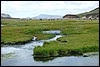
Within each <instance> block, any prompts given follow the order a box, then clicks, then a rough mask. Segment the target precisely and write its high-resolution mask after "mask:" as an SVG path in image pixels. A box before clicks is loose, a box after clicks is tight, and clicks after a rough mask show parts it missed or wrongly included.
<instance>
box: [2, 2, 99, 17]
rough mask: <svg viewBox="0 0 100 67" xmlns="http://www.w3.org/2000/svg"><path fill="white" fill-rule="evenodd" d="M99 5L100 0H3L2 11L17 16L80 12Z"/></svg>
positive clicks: (62, 14)
mask: <svg viewBox="0 0 100 67" xmlns="http://www.w3.org/2000/svg"><path fill="white" fill-rule="evenodd" d="M97 7H99V1H1V13H6V14H9V15H10V16H11V17H15V18H25V17H34V16H38V15H39V14H50V15H61V16H64V15H65V14H79V13H83V12H87V11H90V10H93V9H95V8H97Z"/></svg>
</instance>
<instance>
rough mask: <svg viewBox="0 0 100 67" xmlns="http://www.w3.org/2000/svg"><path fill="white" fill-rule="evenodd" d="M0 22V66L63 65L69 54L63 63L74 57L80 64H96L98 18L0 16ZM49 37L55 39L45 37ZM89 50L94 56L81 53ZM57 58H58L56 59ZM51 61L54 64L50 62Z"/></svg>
mask: <svg viewBox="0 0 100 67" xmlns="http://www.w3.org/2000/svg"><path fill="white" fill-rule="evenodd" d="M1 25H3V26H1V59H2V60H1V62H2V63H1V65H2V66H3V65H15V66H16V65H32V66H33V65H36V66H37V65H47V66H48V65H49V64H51V65H56V64H58V65H60V64H61V65H63V64H65V60H64V58H65V59H68V58H71V59H69V60H68V61H71V62H68V63H69V64H66V65H69V66H70V65H71V64H72V65H75V64H74V63H75V62H77V61H78V60H81V61H80V62H81V63H83V64H84V65H85V64H86V65H92V63H94V65H98V64H99V63H98V62H99V61H98V59H99V58H98V52H99V20H70V19H69V20H68V19H67V20H28V21H27V20H16V19H1ZM43 31H60V32H59V33H56V34H55V33H43ZM59 35H61V36H59ZM56 36H59V37H56ZM34 37H36V39H35V40H33V38H34ZM53 38H56V39H54V40H51V41H46V40H50V39H53ZM41 44H42V46H41ZM91 52H92V54H93V53H97V55H96V58H94V57H92V58H91V56H88V55H87V56H86V57H85V56H84V54H85V53H91ZM13 55H14V56H13ZM72 58H73V59H75V61H73V60H72ZM97 58H98V59H97ZM57 60H60V61H58V62H57ZM91 60H94V61H95V62H91ZM86 61H88V63H87V62H86ZM53 62H55V64H52V63H53ZM76 65H82V64H76Z"/></svg>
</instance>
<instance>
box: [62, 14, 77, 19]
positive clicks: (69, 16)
mask: <svg viewBox="0 0 100 67" xmlns="http://www.w3.org/2000/svg"><path fill="white" fill-rule="evenodd" d="M76 18H79V16H77V15H71V14H67V15H65V16H63V19H76Z"/></svg>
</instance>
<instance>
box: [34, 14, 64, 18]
mask: <svg viewBox="0 0 100 67" xmlns="http://www.w3.org/2000/svg"><path fill="white" fill-rule="evenodd" d="M62 17H63V16H59V15H48V14H40V15H38V16H35V17H33V19H54V18H62Z"/></svg>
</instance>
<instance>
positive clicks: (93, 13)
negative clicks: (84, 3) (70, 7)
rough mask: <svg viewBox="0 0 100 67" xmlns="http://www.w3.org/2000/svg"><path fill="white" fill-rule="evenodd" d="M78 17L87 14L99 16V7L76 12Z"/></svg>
mask: <svg viewBox="0 0 100 67" xmlns="http://www.w3.org/2000/svg"><path fill="white" fill-rule="evenodd" d="M77 15H78V16H79V17H84V16H87V15H93V16H95V15H96V16H99V7H98V8H95V9H93V10H91V11H89V12H84V13H80V14H77Z"/></svg>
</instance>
